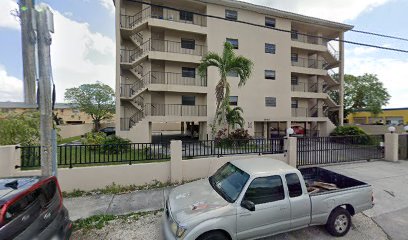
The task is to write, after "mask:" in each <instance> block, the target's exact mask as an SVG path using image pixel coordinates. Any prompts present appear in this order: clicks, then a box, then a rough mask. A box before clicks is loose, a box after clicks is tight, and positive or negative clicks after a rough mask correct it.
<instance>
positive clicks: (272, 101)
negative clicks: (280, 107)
mask: <svg viewBox="0 0 408 240" xmlns="http://www.w3.org/2000/svg"><path fill="white" fill-rule="evenodd" d="M265 106H266V107H276V97H265Z"/></svg>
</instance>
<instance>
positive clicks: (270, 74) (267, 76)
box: [265, 70, 276, 80]
mask: <svg viewBox="0 0 408 240" xmlns="http://www.w3.org/2000/svg"><path fill="white" fill-rule="evenodd" d="M275 75H276V72H275V71H274V70H265V79H271V80H275V77H276V76H275Z"/></svg>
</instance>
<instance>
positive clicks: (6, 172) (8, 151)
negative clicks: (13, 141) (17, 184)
mask: <svg viewBox="0 0 408 240" xmlns="http://www.w3.org/2000/svg"><path fill="white" fill-rule="evenodd" d="M19 161H20V150H19V149H16V145H9V146H0V177H11V176H13V174H14V172H15V166H16V164H18V162H19ZM18 165H19V164H18Z"/></svg>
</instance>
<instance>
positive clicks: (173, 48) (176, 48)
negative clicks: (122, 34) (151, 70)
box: [120, 39, 207, 69]
mask: <svg viewBox="0 0 408 240" xmlns="http://www.w3.org/2000/svg"><path fill="white" fill-rule="evenodd" d="M155 53H170V54H166V55H157V54H155ZM206 53H207V46H205V45H201V44H191V45H188V46H187V44H185V43H182V42H175V41H170V40H158V39H149V40H147V41H145V42H144V43H142V44H140V47H139V48H135V49H121V50H120V63H121V64H122V67H126V68H129V69H130V68H134V67H136V66H137V65H139V64H140V62H141V61H143V60H144V58H145V57H147V55H148V54H151V56H149V58H152V59H159V60H168V61H172V60H174V61H181V62H197V63H199V62H200V60H201V57H202V56H204V55H205V54H206ZM179 54H182V55H184V56H186V55H187V56H192V57H191V58H186V57H183V56H179Z"/></svg>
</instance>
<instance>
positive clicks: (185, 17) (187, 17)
mask: <svg viewBox="0 0 408 240" xmlns="http://www.w3.org/2000/svg"><path fill="white" fill-rule="evenodd" d="M193 19H194V14H193V13H192V12H187V11H180V20H182V21H189V22H192V21H193Z"/></svg>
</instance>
